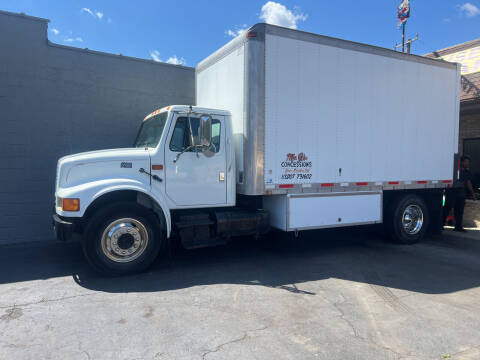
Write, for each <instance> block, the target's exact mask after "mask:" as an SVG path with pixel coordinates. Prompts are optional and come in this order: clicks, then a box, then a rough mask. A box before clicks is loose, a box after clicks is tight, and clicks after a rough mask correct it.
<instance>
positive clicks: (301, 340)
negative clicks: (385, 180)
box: [0, 228, 480, 360]
mask: <svg viewBox="0 0 480 360" xmlns="http://www.w3.org/2000/svg"><path fill="white" fill-rule="evenodd" d="M0 269H1V271H0V359H208V360H213V359H276V360H278V359H329V360H332V359H397V360H400V359H480V330H479V329H480V301H479V299H480V287H479V286H480V237H479V239H478V240H477V239H476V238H475V235H473V236H472V235H470V236H456V235H454V234H453V233H452V232H447V234H446V235H443V236H435V237H430V238H429V239H427V240H425V241H424V242H423V243H420V244H417V245H413V246H400V245H395V244H391V243H388V242H385V241H384V240H383V238H382V236H381V234H379V233H378V231H377V230H376V229H362V228H352V229H342V230H336V231H331V230H329V231H311V232H306V233H303V234H302V236H301V237H300V238H299V239H293V238H288V237H285V236H280V235H279V234H271V235H270V236H269V237H268V238H266V239H260V240H255V239H238V240H236V241H234V242H232V243H230V244H229V245H227V246H223V247H217V248H207V249H199V250H192V251H182V250H178V249H176V250H174V251H173V255H172V256H170V257H161V258H159V259H158V261H157V262H156V264H155V266H154V267H153V268H152V269H151V270H150V271H148V272H146V273H143V274H139V275H135V276H129V277H122V278H105V277H100V276H98V275H97V274H95V273H93V272H92V271H91V270H90V269H89V268H88V266H87V264H86V263H85V261H84V259H83V256H82V254H81V247H80V244H79V243H77V242H72V243H67V244H60V243H54V242H46V243H30V244H24V245H9V246H2V247H0Z"/></svg>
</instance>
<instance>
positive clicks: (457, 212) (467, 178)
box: [453, 155, 475, 232]
mask: <svg viewBox="0 0 480 360" xmlns="http://www.w3.org/2000/svg"><path fill="white" fill-rule="evenodd" d="M470 160H471V159H470V156H468V155H463V156H462V157H461V158H460V164H461V167H460V179H459V185H460V186H459V188H458V189H457V190H456V194H455V200H454V202H453V213H454V216H455V229H454V230H455V231H461V232H465V231H466V230H465V229H464V228H463V210H464V208H465V198H466V195H467V193H468V195H470V196H471V197H472V198H473V200H475V192H474V191H473V186H472V178H473V176H472V172H471V171H470Z"/></svg>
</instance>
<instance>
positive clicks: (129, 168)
mask: <svg viewBox="0 0 480 360" xmlns="http://www.w3.org/2000/svg"><path fill="white" fill-rule="evenodd" d="M140 168H144V169H146V170H147V171H148V169H150V152H149V150H148V149H146V148H125V149H109V150H98V151H89V152H84V153H78V154H73V155H68V156H64V157H62V158H60V159H59V160H58V164H57V179H56V182H55V183H56V189H57V190H58V188H59V187H71V186H76V185H80V184H82V183H85V182H90V181H96V180H103V179H112V178H128V179H134V180H145V179H144V177H145V175H143V176H141V175H142V174H140V173H139V169H140Z"/></svg>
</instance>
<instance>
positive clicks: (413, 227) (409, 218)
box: [387, 194, 429, 244]
mask: <svg viewBox="0 0 480 360" xmlns="http://www.w3.org/2000/svg"><path fill="white" fill-rule="evenodd" d="M392 205H393V207H392V208H390V209H389V211H388V213H387V217H388V218H387V231H388V232H389V235H390V237H391V238H392V239H393V240H394V241H396V242H398V243H401V244H414V243H416V242H418V241H420V240H421V239H423V237H424V236H425V232H426V230H427V227H428V222H429V214H428V208H427V205H426V203H425V201H423V199H422V198H421V197H419V196H417V195H414V194H407V195H404V196H401V197H399V198H397V199H396V201H394V202H393V204H392Z"/></svg>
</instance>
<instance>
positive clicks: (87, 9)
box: [80, 8, 103, 20]
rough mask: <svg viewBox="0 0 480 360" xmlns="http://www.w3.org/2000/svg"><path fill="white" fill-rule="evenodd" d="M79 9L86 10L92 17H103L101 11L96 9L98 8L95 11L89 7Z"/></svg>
mask: <svg viewBox="0 0 480 360" xmlns="http://www.w3.org/2000/svg"><path fill="white" fill-rule="evenodd" d="M80 11H83V12H86V13H87V14H90V15H92V16H93V17H94V18H97V19H100V20H101V19H102V18H103V13H102V12H101V11H98V10H95V12H94V11H92V10H90V9H89V8H81V9H80Z"/></svg>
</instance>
